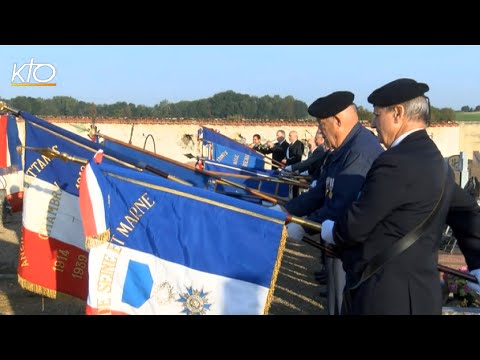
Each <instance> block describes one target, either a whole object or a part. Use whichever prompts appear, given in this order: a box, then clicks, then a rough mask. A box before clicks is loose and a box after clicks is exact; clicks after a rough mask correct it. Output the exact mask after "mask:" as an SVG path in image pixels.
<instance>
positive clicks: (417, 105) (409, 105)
mask: <svg viewBox="0 0 480 360" xmlns="http://www.w3.org/2000/svg"><path fill="white" fill-rule="evenodd" d="M403 106H405V116H406V117H407V118H409V119H416V118H418V119H421V120H423V121H425V123H426V124H427V125H428V124H429V123H430V100H429V99H428V98H427V97H425V96H419V97H416V98H415V99H412V100H409V101H406V102H404V103H403Z"/></svg>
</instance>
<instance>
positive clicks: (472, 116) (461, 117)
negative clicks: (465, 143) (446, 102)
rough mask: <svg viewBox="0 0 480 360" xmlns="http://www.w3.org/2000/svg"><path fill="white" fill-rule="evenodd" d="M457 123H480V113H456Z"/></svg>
mask: <svg viewBox="0 0 480 360" xmlns="http://www.w3.org/2000/svg"><path fill="white" fill-rule="evenodd" d="M455 120H456V121H480V111H475V112H460V111H459V112H456V113H455Z"/></svg>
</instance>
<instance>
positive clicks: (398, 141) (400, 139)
mask: <svg viewBox="0 0 480 360" xmlns="http://www.w3.org/2000/svg"><path fill="white" fill-rule="evenodd" d="M420 130H425V129H424V128H420V129H413V130H410V131H407V132H406V133H405V134H402V135H400V136H399V137H398V138H396V139H395V141H394V142H393V143H392V145H391V146H390V148H392V147H394V146H397V145H398V144H400V143H401V142H402V140H403V139H405V138H406V137H407V136H408V135H410V134H412V133H414V132H416V131H420Z"/></svg>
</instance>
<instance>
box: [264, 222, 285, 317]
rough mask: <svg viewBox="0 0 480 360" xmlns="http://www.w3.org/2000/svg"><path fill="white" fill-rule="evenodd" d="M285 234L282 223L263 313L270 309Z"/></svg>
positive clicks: (283, 248) (265, 313)
mask: <svg viewBox="0 0 480 360" xmlns="http://www.w3.org/2000/svg"><path fill="white" fill-rule="evenodd" d="M287 236H288V233H287V227H286V226H285V225H283V229H282V238H281V239H280V246H279V247H278V253H277V261H276V262H275V267H274V268H273V273H272V281H271V282H270V290H269V291H268V295H267V302H266V303H265V309H264V310H263V314H264V315H267V314H268V311H269V310H270V305H271V304H272V300H273V292H274V291H275V283H276V282H277V276H278V273H279V272H280V266H281V265H282V257H283V252H284V250H285V245H286V244H287Z"/></svg>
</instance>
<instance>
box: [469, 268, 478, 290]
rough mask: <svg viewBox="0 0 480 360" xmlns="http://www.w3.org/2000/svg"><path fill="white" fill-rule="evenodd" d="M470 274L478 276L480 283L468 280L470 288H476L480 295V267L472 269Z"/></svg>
mask: <svg viewBox="0 0 480 360" xmlns="http://www.w3.org/2000/svg"><path fill="white" fill-rule="evenodd" d="M470 274H472V275H473V276H475V277H476V278H477V281H478V282H479V283H478V284H475V283H473V282H471V281H468V282H467V285H468V287H469V288H470V289H472V290H474V291H476V292H477V294H479V295H480V269H476V270H472V271H470Z"/></svg>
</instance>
